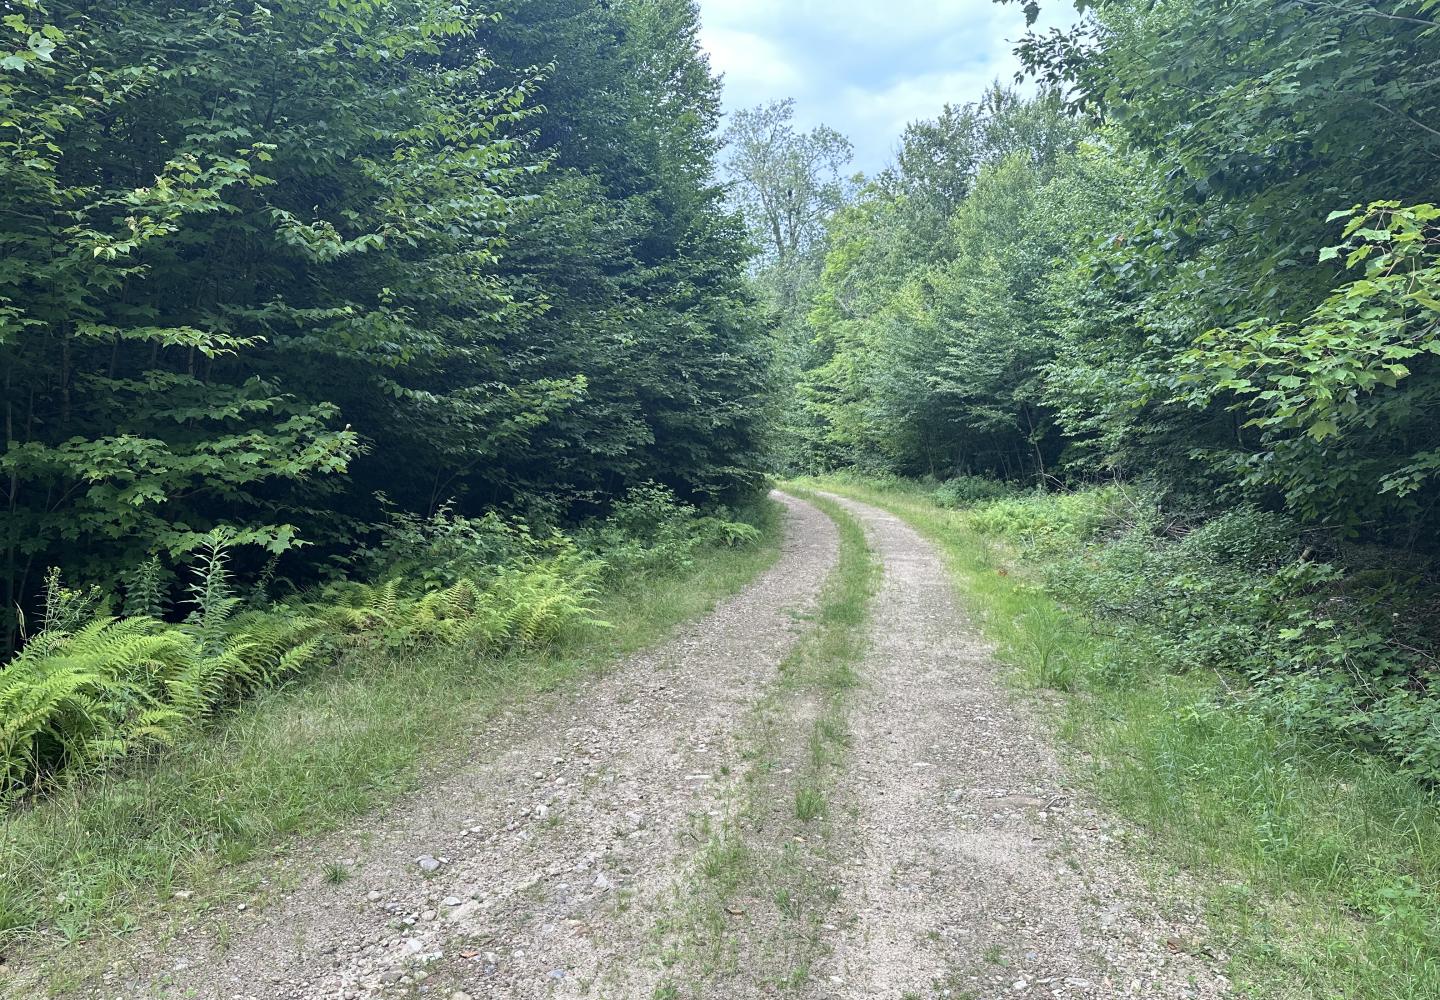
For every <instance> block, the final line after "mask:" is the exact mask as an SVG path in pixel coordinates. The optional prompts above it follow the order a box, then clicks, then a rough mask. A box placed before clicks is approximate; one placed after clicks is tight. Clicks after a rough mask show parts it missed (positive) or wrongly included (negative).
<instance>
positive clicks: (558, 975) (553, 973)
mask: <svg viewBox="0 0 1440 1000" xmlns="http://www.w3.org/2000/svg"><path fill="white" fill-rule="evenodd" d="M548 978H550V979H553V980H555V981H556V982H557V983H558V982H559V981H560V980H562V979H564V978H565V970H564V969H551V970H550V974H549V976H548Z"/></svg>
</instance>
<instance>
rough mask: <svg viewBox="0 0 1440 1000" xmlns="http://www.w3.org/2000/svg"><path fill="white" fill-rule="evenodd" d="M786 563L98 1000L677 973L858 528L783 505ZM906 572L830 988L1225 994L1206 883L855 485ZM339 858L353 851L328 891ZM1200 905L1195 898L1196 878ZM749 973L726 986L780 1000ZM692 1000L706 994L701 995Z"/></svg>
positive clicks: (723, 990)
mask: <svg viewBox="0 0 1440 1000" xmlns="http://www.w3.org/2000/svg"><path fill="white" fill-rule="evenodd" d="M780 499H781V500H782V502H783V503H784V504H785V507H786V519H785V525H786V541H785V544H784V551H783V553H782V555H781V558H780V560H779V561H778V562H777V563H776V564H775V565H774V566H773V567H772V568H771V569H770V570H768V571H767V572H766V573H764V574H763V575H762V577H761V578H760V579H758V580H757V581H756V582H755V583H753V584H752V585H751V586H750V587H749V588H747V589H746V590H745V591H744V592H743V593H741V594H740V595H738V596H736V597H735V598H733V599H731V600H729V601H727V602H725V603H724V604H723V605H722V606H720V607H719V608H717V609H716V610H715V611H714V612H713V613H712V614H711V615H709V616H707V617H706V618H705V619H703V620H702V621H699V622H696V623H694V624H692V625H690V626H687V627H685V628H683V629H681V630H680V631H679V632H678V633H677V634H676V635H675V636H674V637H673V638H671V639H670V640H669V641H667V642H666V643H665V644H663V645H662V646H661V647H659V648H657V649H655V650H652V651H651V652H649V653H647V654H645V655H642V656H638V657H636V658H634V659H633V660H631V661H630V662H627V663H625V664H622V665H620V666H619V667H618V668H617V669H615V670H614V671H612V672H610V673H608V674H607V675H606V676H604V677H603V678H601V679H598V680H596V681H593V682H591V683H588V684H585V685H582V686H580V687H578V688H577V689H576V690H574V691H573V692H571V693H569V694H568V695H566V696H565V697H564V698H562V699H559V700H558V701H556V702H553V703H550V704H548V705H547V706H545V707H544V708H543V710H542V709H541V708H539V707H537V708H535V709H532V710H528V711H518V712H516V713H514V714H513V715H512V716H511V717H509V718H508V719H507V720H506V721H505V723H504V724H503V725H501V726H500V727H499V728H497V730H496V731H495V732H494V733H493V734H492V735H491V737H490V738H489V739H488V740H487V741H486V745H485V746H481V747H477V748H475V751H474V753H473V754H472V755H471V763H470V764H469V765H467V766H465V767H464V768H463V769H461V770H459V771H456V772H453V773H448V774H436V775H433V776H432V780H430V781H428V782H427V783H426V785H425V787H423V788H422V789H420V790H419V791H417V792H416V793H415V794H413V795H412V796H410V797H409V798H407V799H405V800H404V801H402V802H401V803H400V804H399V805H397V806H396V807H395V808H393V809H391V810H390V811H388V812H387V813H386V814H384V815H380V816H377V817H374V819H373V822H372V823H371V824H370V825H369V826H366V827H363V828H359V829H355V830H351V831H347V832H346V833H345V834H343V835H340V836H336V837H333V838H330V839H329V840H327V841H326V842H324V843H322V844H316V845H314V848H313V850H312V851H310V852H308V853H309V855H310V856H311V857H313V858H315V859H317V861H316V863H314V864H310V865H308V866H307V867H306V868H305V870H304V871H303V872H302V871H299V870H297V871H296V873H295V879H294V884H293V885H291V886H289V887H288V888H286V889H285V890H284V891H277V892H276V893H275V894H274V895H273V897H272V898H271V899H270V900H269V901H268V903H267V905H263V906H256V907H252V908H247V909H246V910H244V911H237V912H235V913H233V914H228V915H227V916H226V917H225V918H223V919H222V920H221V921H218V922H211V923H208V924H205V925H199V926H194V927H188V928H181V929H180V932H179V933H178V934H176V935H175V936H173V937H167V938H166V939H165V940H164V941H163V943H162V941H161V939H160V938H159V937H157V936H156V935H148V936H142V938H141V940H142V941H146V942H148V943H145V944H136V945H130V946H127V947H125V948H123V949H122V954H123V958H122V959H121V960H120V961H119V962H117V963H116V964H115V965H114V966H113V967H112V968H111V969H110V970H109V972H108V973H107V978H106V979H105V980H104V982H103V983H101V984H99V985H98V986H97V988H96V989H95V990H94V991H93V992H92V993H91V995H92V996H94V997H100V998H107V1000H108V998H111V997H115V998H124V1000H133V998H136V997H149V996H155V997H174V998H181V997H199V998H210V997H215V998H250V1000H281V998H294V1000H319V998H327V1000H328V998H359V997H388V996H395V997H417V996H424V997H438V998H441V1000H466V998H469V1000H480V998H492V997H494V998H499V997H518V998H524V997H550V996H554V997H592V998H595V997H599V998H615V1000H648V998H650V997H652V996H656V995H657V990H658V991H659V995H663V996H677V995H681V994H676V993H673V992H669V991H670V990H671V989H672V987H670V986H668V985H662V984H666V983H667V982H669V980H668V979H667V976H668V975H670V974H671V973H673V971H674V970H673V969H667V967H666V963H667V960H666V958H665V956H664V955H663V953H662V952H661V950H659V949H657V948H656V947H655V943H654V942H655V940H656V938H657V933H656V928H657V926H658V925H660V924H661V923H663V922H664V921H665V918H666V911H667V908H668V907H670V906H672V905H673V901H674V900H675V898H676V892H677V887H680V888H679V890H678V891H680V892H682V893H683V891H684V889H683V887H684V885H685V881H686V878H687V870H688V867H689V866H691V865H693V864H694V863H695V860H694V859H695V854H696V844H695V843H694V841H695V833H694V831H695V830H696V829H697V826H703V825H704V824H706V822H707V821H710V820H713V821H716V822H719V821H722V820H723V813H724V811H725V809H726V808H727V803H728V802H730V801H731V800H732V799H733V797H734V796H733V792H734V790H735V783H736V782H738V781H739V780H741V779H740V775H741V774H743V772H744V768H745V767H746V763H745V754H744V747H743V746H742V745H741V739H742V736H741V734H742V733H743V732H744V730H745V720H746V717H747V713H749V712H750V711H751V709H752V707H753V706H754V705H755V704H756V702H757V701H758V700H759V699H760V698H762V697H763V694H764V692H765V690H766V688H767V685H769V684H770V683H771V681H772V679H773V676H774V674H775V672H776V670H777V667H778V666H779V664H780V663H781V662H782V661H783V660H784V658H785V656H786V655H787V653H788V652H789V650H791V649H792V648H793V646H794V644H795V643H796V641H797V640H798V638H799V636H800V634H801V632H802V629H803V628H804V627H805V626H804V622H805V618H806V613H807V612H808V611H809V610H810V609H812V608H813V606H814V602H815V601H816V599H817V595H818V593H819V591H820V588H821V585H822V583H823V581H824V579H825V577H826V575H827V574H828V573H829V572H830V571H831V569H832V568H833V566H834V564H835V559H836V532H835V528H834V526H833V524H832V523H831V522H830V521H829V520H828V519H827V518H826V517H825V516H824V515H823V514H821V513H820V512H819V511H817V510H816V509H814V508H813V507H811V506H809V505H807V504H805V503H802V502H801V501H799V500H796V499H793V498H790V497H783V496H782V497H780ZM845 505H846V506H847V507H848V508H849V509H850V510H851V511H852V512H853V513H854V514H855V515H856V516H858V517H859V518H860V519H861V520H862V521H863V522H864V524H865V526H866V529H867V532H868V534H869V538H870V542H871V546H872V548H873V549H874V550H875V552H876V553H877V555H878V557H879V558H880V560H881V561H882V563H883V567H884V583H883V585H882V587H881V589H880V591H879V593H878V595H877V597H876V599H875V605H874V608H873V613H872V616H871V625H870V630H871V635H870V637H869V638H870V642H869V650H870V651H869V653H868V655H867V658H866V660H865V662H864V663H863V665H862V671H861V672H862V674H863V681H862V687H861V688H860V689H859V691H858V693H857V695H856V696H855V697H854V699H853V709H852V715H853V718H852V720H851V730H852V740H851V746H850V750H849V753H848V755H847V760H846V762H845V764H844V766H843V768H842V770H841V772H840V777H839V778H838V779H837V787H836V790H835V795H836V801H837V804H838V805H839V806H840V807H842V808H843V809H845V810H846V815H847V816H849V817H852V818H853V824H851V825H852V826H853V829H850V830H849V831H848V833H847V836H846V837H845V838H844V841H843V843H844V844H845V845H846V852H845V854H844V856H842V857H841V858H839V859H838V861H837V862H836V864H835V866H834V871H833V872H828V873H826V878H827V879H830V880H832V881H833V883H834V886H835V888H836V892H835V894H834V899H833V903H832V904H831V905H832V906H833V911H834V912H833V914H832V915H831V916H830V918H829V919H828V921H827V922H826V923H825V925H824V926H825V935H826V939H825V940H823V941H822V942H821V943H820V948H819V954H818V957H817V959H816V964H815V967H814V968H813V970H811V971H810V974H809V975H808V976H807V977H805V978H804V980H803V981H797V982H796V984H795V985H794V986H793V987H791V989H793V991H794V992H795V993H796V994H797V995H801V996H811V997H824V998H837V1000H838V998H856V1000H858V998H885V1000H902V998H920V997H925V998H931V997H951V998H956V1000H959V998H963V997H969V998H973V1000H981V998H984V1000H989V998H993V997H1001V996H1007V997H1013V996H1022V995H1029V996H1057V997H1122V996H1151V997H1176V998H1179V997H1215V996H1221V995H1224V991H1223V989H1222V986H1223V983H1222V982H1221V981H1219V980H1217V978H1216V975H1215V973H1214V972H1213V970H1212V969H1211V968H1210V967H1209V966H1210V964H1211V963H1209V962H1208V961H1207V960H1205V959H1204V958H1203V956H1202V957H1196V956H1194V955H1192V954H1190V952H1192V951H1196V950H1198V949H1199V946H1200V944H1201V943H1202V942H1203V930H1202V929H1201V928H1200V927H1199V926H1198V924H1196V923H1195V922H1194V921H1193V919H1192V918H1191V917H1190V916H1189V915H1188V914H1187V913H1186V912H1185V907H1184V905H1183V896H1184V894H1183V892H1177V891H1176V889H1175V887H1174V886H1169V887H1167V888H1166V890H1165V892H1164V898H1163V899H1158V898H1157V893H1156V892H1155V891H1154V890H1152V889H1151V888H1150V887H1149V886H1147V885H1146V884H1145V882H1144V881H1143V880H1142V879H1141V878H1140V877H1139V876H1138V875H1137V873H1136V869H1135V867H1134V865H1133V863H1132V862H1131V861H1129V860H1128V857H1129V855H1128V853H1127V851H1128V849H1122V845H1121V843H1120V839H1121V837H1122V831H1120V830H1119V828H1118V827H1117V826H1116V825H1115V824H1113V823H1111V822H1110V821H1108V820H1107V819H1106V818H1105V816H1104V815H1103V814H1102V813H1101V812H1099V811H1097V810H1096V809H1095V808H1093V807H1092V806H1090V805H1089V804H1088V803H1087V802H1086V799H1085V796H1084V795H1083V794H1080V793H1077V792H1076V790H1074V789H1071V788H1068V787H1067V786H1066V779H1065V777H1064V774H1063V772H1062V770H1061V768H1060V767H1059V765H1058V764H1057V762H1056V759H1055V755H1054V753H1053V752H1052V750H1051V749H1050V748H1049V746H1048V745H1047V741H1046V739H1045V738H1044V737H1043V736H1042V733H1043V732H1044V727H1043V726H1041V725H1039V724H1037V722H1036V720H1035V719H1034V718H1033V717H1032V711H1031V710H1030V709H1027V708H1026V707H1025V706H1023V705H1018V704H1017V703H1016V700H1015V698H1014V697H1013V695H1012V694H1011V693H1009V692H1008V691H1007V690H1006V689H1005V688H1004V687H1003V685H1002V682H1001V680H1000V678H999V677H998V675H997V668H996V667H995V665H994V663H993V661H992V660H991V658H990V655H989V651H988V649H987V647H986V645H985V643H984V641H983V640H982V639H981V638H980V636H979V634H978V632H977V630H976V629H975V628H974V626H973V625H972V624H971V623H970V622H969V621H968V619H967V617H966V616H965V614H964V613H963V612H962V611H961V610H960V609H959V608H958V607H957V605H956V603H955V600H954V596H953V592H952V588H951V586H950V584H949V583H948V581H947V578H946V576H945V573H944V567H943V566H942V565H941V563H940V560H939V557H938V555H937V554H936V552H935V551H934V549H933V548H932V547H931V546H930V545H929V544H928V543H926V542H925V541H924V540H922V539H921V538H920V537H919V536H917V535H916V534H915V533H914V532H913V531H911V530H910V529H909V528H908V527H906V526H905V525H903V524H902V523H901V522H899V521H898V520H896V519H894V518H892V517H890V516H889V515H887V514H884V513H883V512H880V511H878V510H875V509H872V508H868V507H864V506H861V505H859V504H854V503H850V502H849V501H845ZM321 858H346V859H349V860H350V861H352V862H353V871H354V877H353V878H351V879H349V880H347V881H345V882H342V883H340V884H338V885H337V884H331V883H330V882H328V881H326V880H325V878H324V877H323V867H322V866H321V865H320V864H319V863H318V859H321ZM1177 896H1178V897H1179V900H1178V905H1177V899H1176V897H1177ZM736 975H739V976H740V977H742V978H743V976H744V975H745V970H744V969H743V968H741V969H740V970H739V971H738V973H737V972H736V971H734V970H732V971H731V973H730V974H729V975H728V976H727V977H726V980H725V981H723V982H722V981H720V980H718V979H717V980H716V981H715V982H713V983H710V984H706V983H703V982H702V983H701V984H700V985H699V986H698V987H693V986H692V987H688V989H690V990H697V991H698V992H699V994H700V995H701V996H704V997H713V998H716V1000H720V998H725V997H731V996H738V995H750V994H760V995H767V994H769V993H772V992H775V989H776V988H775V987H773V986H770V985H768V984H767V985H764V986H763V987H762V986H760V985H759V984H750V986H751V987H753V988H745V984H743V983H739V982H736V981H735V978H734V977H735V976H736ZM685 995H688V994H685Z"/></svg>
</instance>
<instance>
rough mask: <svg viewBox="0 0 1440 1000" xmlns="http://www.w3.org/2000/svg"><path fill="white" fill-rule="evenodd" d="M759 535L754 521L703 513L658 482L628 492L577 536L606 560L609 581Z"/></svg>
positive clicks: (679, 564)
mask: <svg viewBox="0 0 1440 1000" xmlns="http://www.w3.org/2000/svg"><path fill="white" fill-rule="evenodd" d="M759 537H760V532H759V530H758V529H757V528H756V527H755V526H754V525H752V524H747V523H745V522H744V521H736V520H731V519H730V518H729V517H728V516H726V512H725V511H723V510H722V511H720V512H718V513H716V514H712V515H702V514H701V513H700V511H699V510H698V509H697V508H696V507H695V506H694V505H692V504H688V503H685V502H684V501H682V500H680V499H678V498H677V497H676V496H675V494H674V493H673V492H671V491H670V490H669V489H667V488H666V487H664V486H660V485H658V484H656V483H646V484H645V485H643V486H637V487H635V488H634V489H632V490H630V492H629V493H627V494H625V496H624V498H623V499H621V500H620V502H619V503H617V504H616V505H615V507H614V509H613V510H612V511H611V512H610V515H609V517H607V518H605V519H604V520H603V521H598V522H594V523H592V524H590V525H587V526H586V527H585V528H584V529H583V530H582V531H581V532H580V533H579V536H578V538H579V541H580V544H581V546H582V547H583V548H584V549H586V550H587V551H588V552H590V553H591V554H592V555H593V556H594V557H595V558H597V559H600V560H602V561H603V562H604V564H605V569H604V573H605V575H606V576H607V577H608V578H610V579H619V578H622V577H625V576H630V575H634V574H637V573H654V572H660V571H665V570H674V569H682V568H684V567H686V566H689V565H690V563H691V561H692V560H693V557H694V555H695V552H696V551H697V550H699V549H700V548H701V547H703V546H707V545H710V546H723V547H734V546H737V545H745V544H749V543H751V542H754V541H755V540H756V539H758V538H759Z"/></svg>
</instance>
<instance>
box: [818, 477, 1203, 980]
mask: <svg viewBox="0 0 1440 1000" xmlns="http://www.w3.org/2000/svg"><path fill="white" fill-rule="evenodd" d="M833 499H835V500H836V501H837V502H839V503H841V504H842V505H843V506H844V507H845V508H846V509H848V510H849V511H851V512H852V513H854V514H855V515H857V516H858V517H859V518H860V519H861V520H862V521H863V523H864V524H865V527H866V531H867V534H868V536H869V539H870V544H871V547H872V548H873V549H874V550H875V551H876V552H877V554H878V555H879V557H880V558H881V560H882V562H883V564H884V567H885V581H884V584H883V586H882V588H881V590H880V593H879V594H878V595H877V596H876V601H875V605H874V607H873V609H872V629H871V637H870V639H871V648H870V650H869V652H868V654H867V657H866V661H865V664H864V667H863V671H862V672H863V674H864V676H865V683H866V689H865V690H864V691H862V693H861V695H860V696H859V697H857V698H856V699H855V708H854V710H853V715H852V726H853V731H854V738H855V739H854V751H853V754H852V760H851V761H850V763H849V770H848V773H847V775H846V777H845V778H844V779H842V784H843V785H844V786H845V789H846V790H847V791H846V792H845V794H846V796H847V800H846V801H845V802H844V803H843V806H844V807H845V808H850V809H854V810H855V811H856V815H857V821H856V823H855V826H854V838H853V842H852V849H851V850H852V856H851V857H850V858H849V859H848V862H847V863H845V864H844V865H843V872H842V875H841V878H840V886H841V889H840V898H839V903H838V905H837V909H838V912H837V913H836V914H834V915H832V917H831V918H830V920H831V923H832V924H835V925H837V926H838V928H839V929H838V931H837V933H835V934H834V935H833V936H832V941H831V953H830V955H829V957H828V958H827V959H826V960H825V961H824V962H823V963H822V964H821V966H820V967H819V968H818V969H816V970H815V972H814V973H813V975H812V978H811V982H812V983H825V984H829V985H828V986H827V987H825V988H820V989H817V990H815V991H814V992H813V995H815V996H823V997H825V998H826V1000H847V998H855V1000H860V998H864V1000H873V998H898V997H901V996H903V995H907V993H912V992H913V995H917V996H923V997H936V996H941V997H943V996H951V997H963V996H968V997H974V998H976V1000H988V998H995V997H1005V996H1010V997H1013V996H1017V995H1024V996H1030V997H1066V998H1081V997H1091V998H1110V997H1138V996H1144V997H1164V998H1167V1000H1183V998H1197V1000H1198V998H1212V997H1221V996H1226V995H1229V988H1228V984H1227V983H1226V981H1225V979H1224V977H1223V976H1222V975H1221V974H1220V973H1219V972H1218V970H1217V969H1216V968H1215V963H1214V962H1213V961H1208V960H1206V959H1204V958H1203V957H1199V956H1195V955H1191V954H1188V953H1186V951H1184V950H1182V949H1177V948H1176V947H1175V943H1176V942H1185V941H1200V940H1203V938H1204V927H1203V924H1202V923H1201V920H1200V916H1199V913H1198V912H1197V910H1196V908H1195V907H1194V906H1191V905H1187V897H1188V899H1195V898H1198V897H1199V894H1198V893H1195V894H1194V895H1193V896H1192V895H1189V894H1187V893H1186V891H1185V886H1184V884H1183V882H1180V881H1172V883H1171V885H1170V886H1169V887H1168V889H1167V894H1166V896H1165V897H1164V898H1158V897H1157V894H1156V892H1155V891H1154V890H1152V889H1151V888H1150V886H1149V885H1148V884H1147V882H1146V880H1145V879H1144V878H1143V877H1142V876H1141V873H1140V872H1139V871H1138V870H1137V869H1136V867H1135V865H1134V863H1133V862H1132V861H1131V860H1130V859H1129V858H1128V857H1127V855H1126V854H1125V852H1124V848H1123V846H1122V844H1123V841H1124V839H1125V838H1126V837H1127V836H1128V835H1129V833H1130V832H1129V831H1126V830H1124V829H1123V827H1122V825H1121V824H1120V823H1118V822H1116V821H1115V820H1114V819H1113V818H1111V817H1108V816H1106V815H1105V814H1104V812H1103V811H1102V810H1100V809H1099V808H1097V807H1096V806H1095V805H1094V804H1093V803H1091V802H1089V801H1088V800H1087V799H1086V798H1085V796H1084V795H1083V794H1082V793H1081V792H1079V791H1078V790H1077V789H1074V788H1071V787H1069V786H1068V784H1067V780H1066V775H1065V772H1064V770H1063V768H1062V767H1061V765H1060V763H1059V761H1058V760H1057V757H1056V754H1055V751H1054V749H1053V747H1052V746H1051V745H1050V742H1049V739H1048V738H1047V736H1046V735H1045V734H1046V732H1047V727H1046V726H1045V725H1044V724H1043V723H1042V721H1041V720H1040V719H1039V718H1038V717H1037V715H1038V713H1037V712H1036V711H1035V710H1034V709H1032V708H1031V707H1029V706H1027V705H1025V704H1021V703H1017V701H1018V700H1017V699H1016V698H1015V696H1014V695H1013V693H1011V692H1010V691H1009V690H1007V688H1006V686H1005V684H1004V682H1003V681H1002V679H1001V678H1000V676H999V675H998V672H997V667H996V664H995V660H994V657H993V651H992V649H991V648H990V646H989V645H988V644H987V643H986V641H985V640H984V639H983V637H982V636H981V635H980V633H979V630H978V628H977V627H976V625H975V623H974V622H973V621H972V620H971V619H970V618H969V617H968V616H967V615H966V614H965V613H964V612H963V611H962V610H961V609H960V608H959V607H958V606H957V605H956V602H955V598H954V588H953V585H952V583H951V582H950V578H949V575H948V573H947V571H946V568H945V565H944V563H943V561H942V560H941V558H940V555H939V553H938V552H937V551H936V549H935V548H934V546H932V545H931V544H930V543H929V542H927V541H925V540H924V539H923V538H921V537H920V536H919V535H918V534H917V533H916V532H915V531H914V530H913V529H911V528H910V527H909V526H908V525H906V524H905V523H904V522H903V521H901V520H900V519H898V518H896V517H893V516H891V515H890V514H888V513H886V512H884V511H881V510H878V509H876V508H874V507H870V506H866V505H864V504H860V503H856V502H853V501H850V500H845V499H842V498H840V497H834V498H833Z"/></svg>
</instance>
